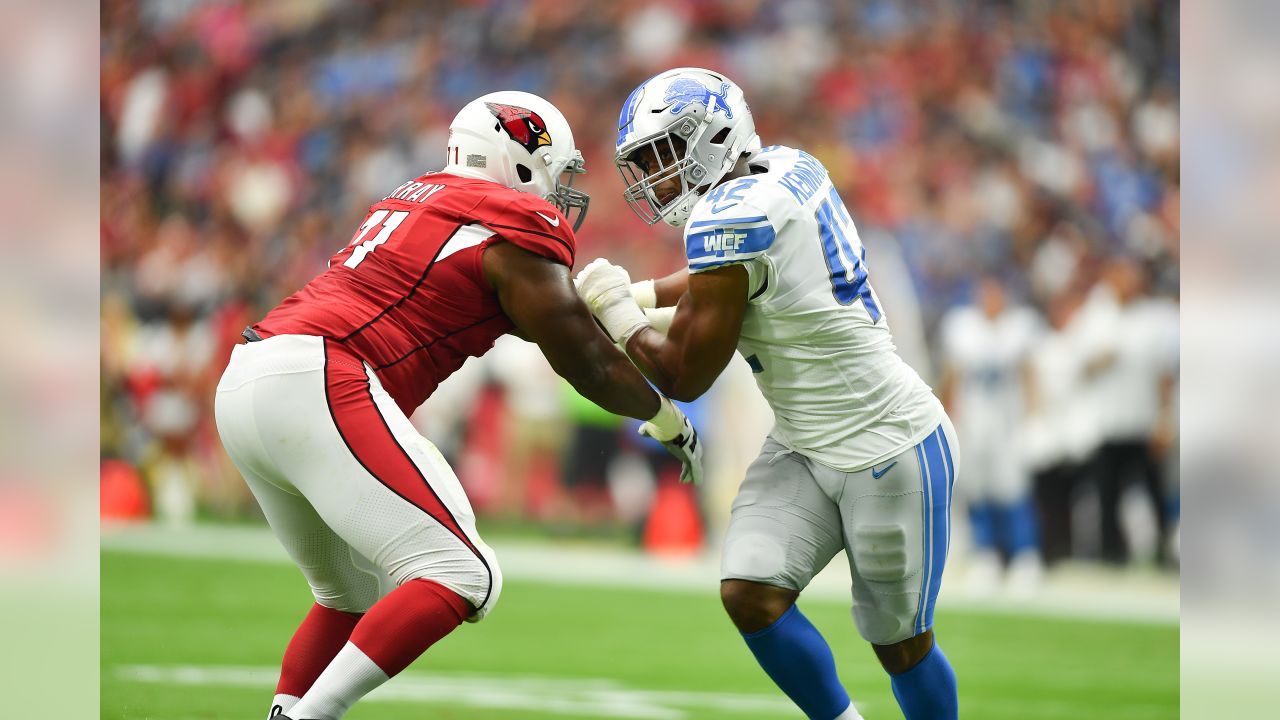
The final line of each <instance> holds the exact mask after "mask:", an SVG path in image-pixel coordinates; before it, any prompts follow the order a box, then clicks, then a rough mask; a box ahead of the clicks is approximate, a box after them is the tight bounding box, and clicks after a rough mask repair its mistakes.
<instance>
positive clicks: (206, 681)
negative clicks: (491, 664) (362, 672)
mask: <svg viewBox="0 0 1280 720" xmlns="http://www.w3.org/2000/svg"><path fill="white" fill-rule="evenodd" d="M279 673H280V671H279V669H277V668H274V667H262V666H239V665H218V666H201V665H122V666H117V667H116V668H115V672H114V675H115V677H117V678H118V679H120V680H123V681H126V682H137V683H147V684H156V685H168V686H206V687H237V688H246V689H253V690H262V691H263V694H264V698H265V697H267V696H266V693H267V692H270V689H271V688H272V687H274V686H275V682H276V678H277V677H278V675H279ZM264 701H265V700H264ZM361 702H413V703H421V704H426V705H429V704H443V703H448V704H451V705H454V706H458V705H461V706H465V707H471V708H486V709H502V710H511V711H526V712H528V711H538V712H545V713H549V714H553V715H557V716H588V717H597V718H601V717H607V718H621V719H623V720H688V719H689V718H693V717H701V716H702V713H701V712H698V711H699V710H702V711H705V710H716V711H724V712H726V713H728V714H733V715H746V716H765V717H772V718H778V717H788V718H799V717H801V713H800V712H799V711H798V710H797V709H796V707H795V706H794V705H792V704H791V701H790V700H787V699H786V697H784V696H782V695H781V694H770V695H761V694H749V693H725V692H688V691H662V690H638V689H634V688H628V687H626V686H625V685H623V684H622V683H619V682H617V681H615V680H606V679H601V678H565V677H540V676H533V675H512V676H488V675H468V674H457V675H453V674H434V673H432V674H428V673H420V672H405V673H401V674H400V675H397V676H396V677H395V678H394V679H393V680H392V681H391V682H388V683H387V684H385V685H382V686H381V687H379V688H377V689H375V690H374V691H373V692H371V693H370V694H369V695H368V696H366V697H365V698H364V700H362V701H361ZM877 705H878V704H877V703H875V702H865V701H862V700H859V701H858V703H857V707H858V710H859V712H866V711H868V709H869V708H870V709H877ZM965 708H966V713H973V714H974V716H976V717H980V716H984V715H987V714H990V713H994V712H997V711H998V714H999V715H1000V716H1002V717H1021V718H1045V719H1046V720H1060V719H1061V718H1064V717H1071V716H1072V715H1071V713H1072V712H1074V710H1073V707H1072V705H1071V703H1068V702H1064V701H1062V700H1061V699H1055V698H1052V697H1044V698H1039V699H1034V700H1033V699H1027V698H1020V699H1013V698H998V697H983V698H981V699H975V700H972V701H969V702H966V705H965ZM896 711H897V709H896V708H893V710H892V711H890V710H883V711H882V712H881V713H880V714H882V715H886V716H888V715H894V714H895V713H896ZM1112 711H1113V714H1112V715H1110V717H1112V718H1113V719H1114V720H1162V719H1163V718H1166V717H1168V709H1167V708H1165V707H1163V706H1160V705H1156V704H1153V703H1143V702H1133V703H1128V702H1123V703H1121V704H1120V705H1119V706H1117V707H1115V708H1113V709H1112Z"/></svg>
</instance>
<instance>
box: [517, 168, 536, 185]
mask: <svg viewBox="0 0 1280 720" xmlns="http://www.w3.org/2000/svg"><path fill="white" fill-rule="evenodd" d="M516 175H518V176H520V182H522V183H527V182H529V181H531V180H533V171H532V170H530V169H529V168H528V167H525V166H524V165H520V164H517V165H516Z"/></svg>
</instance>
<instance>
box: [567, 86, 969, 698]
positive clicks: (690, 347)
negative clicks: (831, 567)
mask: <svg viewBox="0 0 1280 720" xmlns="http://www.w3.org/2000/svg"><path fill="white" fill-rule="evenodd" d="M618 125H619V127H618V137H617V146H616V147H617V157H616V162H617V165H618V167H619V169H620V171H621V172H622V175H623V179H624V181H625V182H626V183H627V188H626V191H625V196H626V198H627V200H628V202H629V203H630V204H631V207H632V209H633V210H635V211H636V213H637V214H639V215H640V217H641V218H643V219H644V220H645V221H646V222H648V223H650V224H652V223H655V222H657V221H658V220H659V219H661V220H663V221H665V222H667V223H668V224H670V225H673V226H676V227H681V226H683V227H684V228H685V230H684V241H685V249H686V252H687V257H688V261H689V264H688V269H687V270H681V271H680V272H677V273H675V274H673V275H670V276H668V277H665V278H661V279H658V280H645V281H642V282H638V283H635V284H634V285H633V284H632V283H631V280H630V278H629V277H628V275H627V273H626V271H625V270H624V269H622V268H620V267H617V266H614V265H611V264H609V263H608V262H607V261H605V260H596V261H595V262H593V263H591V264H590V265H588V266H587V267H585V268H584V269H583V270H582V272H581V273H579V275H578V277H577V278H576V280H575V282H576V283H577V285H578V292H579V294H580V295H582V297H583V298H584V299H585V300H586V301H587V304H588V306H589V307H590V308H591V310H592V312H593V314H595V316H596V318H597V319H598V320H599V321H600V323H601V324H602V325H603V326H604V327H605V329H606V330H607V331H608V332H609V333H610V335H611V336H612V337H613V339H614V340H615V341H616V342H618V343H619V344H620V345H621V346H623V347H624V348H625V349H626V351H627V354H628V355H629V356H630V357H631V359H632V361H633V362H635V364H636V365H637V366H638V367H639V368H640V369H641V370H642V371H643V372H644V374H645V375H646V376H648V377H649V379H650V380H651V381H653V383H654V384H655V385H657V386H658V388H659V389H660V390H661V391H662V392H664V393H665V394H667V395H669V396H670V397H673V398H677V399H681V400H691V399H693V398H696V397H698V396H700V395H702V394H703V393H704V392H706V390H707V389H708V388H709V387H710V386H711V384H712V382H713V381H714V380H715V379H716V377H717V376H718V375H719V374H720V372H721V371H722V370H723V369H724V368H725V366H726V365H727V364H728V362H729V360H730V358H731V357H732V356H733V352H734V350H735V349H736V350H738V351H739V352H740V353H742V355H743V357H744V358H745V359H746V361H747V363H748V364H749V365H750V366H751V369H752V370H753V371H754V373H755V378H756V383H757V385H758V386H759V388H760V390H761V392H762V393H763V394H764V396H765V398H766V399H767V400H768V402H769V404H770V406H771V407H772V409H773V412H774V416H775V418H776V425H775V427H774V428H773V430H772V431H771V432H770V434H769V437H768V439H767V440H766V441H765V444H764V447H763V448H762V450H761V452H760V455H759V457H758V458H757V459H756V461H755V462H754V463H752V465H751V467H750V468H749V469H748V470H747V475H746V478H745V479H744V481H743V483H742V486H741V488H740V489H739V492H738V496H737V498H736V500H735V501H734V503H733V510H732V516H731V519H730V524H729V527H728V530H727V535H726V538H725V543H724V551H723V557H722V562H721V586H720V595H721V599H722V600H723V602H724V606H725V609H726V610H727V611H728V613H729V617H730V618H731V619H732V620H733V622H734V624H735V625H736V626H737V628H738V630H739V631H740V632H741V633H742V636H743V638H744V640H745V641H746V643H747V646H748V647H749V648H750V650H751V652H752V653H753V654H754V655H755V657H756V659H757V661H758V662H759V663H760V665H761V667H762V668H763V669H764V670H765V672H766V673H768V675H769V677H771V678H772V679H773V681H774V682H775V683H777V685H778V687H779V688H781V689H782V690H783V691H784V692H785V693H786V694H787V695H788V696H789V697H790V698H791V699H792V700H793V701H794V702H795V703H796V705H798V706H799V707H800V708H801V709H802V710H803V711H804V712H805V714H806V715H807V716H808V717H810V718H815V719H817V720H832V719H833V718H836V719H838V720H847V719H848V718H859V717H861V716H860V715H859V714H858V711H857V710H856V709H855V707H854V705H853V703H852V702H850V699H849V695H848V693H847V692H846V691H845V689H844V687H842V686H841V684H840V680H839V679H838V677H837V675H836V668H835V662H834V659H833V656H832V653H831V650H830V648H829V647H828V645H827V642H826V640H825V639H823V637H822V635H821V634H819V632H818V631H817V629H816V628H814V626H813V625H812V624H810V623H809V621H808V620H807V619H806V618H805V617H804V615H803V614H801V612H800V610H799V609H798V608H797V607H796V604H795V603H796V599H797V597H798V596H799V595H800V592H801V591H802V590H804V588H805V586H806V585H807V584H808V583H809V581H810V580H811V579H812V578H813V576H814V575H815V574H817V572H818V571H819V570H821V569H822V568H823V567H825V566H826V565H827V563H828V562H830V561H831V559H832V558H833V557H834V556H835V555H836V554H837V553H839V552H840V551H841V550H845V551H846V553H847V555H848V562H849V566H850V569H851V571H852V574H853V588H852V591H853V618H854V622H855V624H856V625H857V629H858V632H859V633H860V634H861V635H862V637H863V638H864V639H866V640H867V641H868V642H870V643H871V644H872V647H873V648H874V650H875V653H876V655H877V657H878V658H879V659H880V662H881V664H882V665H883V666H884V668H885V670H887V671H888V673H889V675H890V677H891V683H892V686H893V692H894V696H895V697H896V698H897V699H898V703H899V705H901V707H902V711H903V713H904V715H905V716H906V717H907V718H908V720H923V719H925V718H928V719H929V720H944V719H952V718H956V717H958V715H959V709H958V701H957V697H956V679H955V672H954V671H953V670H952V668H951V665H950V664H949V663H948V661H947V659H946V657H945V656H944V655H943V653H942V650H941V649H940V648H939V647H938V646H937V644H936V643H935V642H934V637H933V631H932V625H933V610H934V604H935V601H936V599H937V596H938V586H939V582H940V580H941V577H942V568H943V565H944V563H945V561H946V556H947V546H948V541H949V533H950V520H949V514H950V507H951V493H952V487H953V483H954V480H955V476H956V473H957V467H956V466H957V462H958V457H957V454H956V453H957V447H956V439H955V433H954V430H953V429H952V427H951V422H950V421H949V420H948V419H947V416H946V413H945V411H944V410H943V408H942V405H941V403H940V402H939V401H938V400H937V399H936V398H935V397H934V395H933V393H932V391H931V390H930V389H929V387H928V386H927V385H926V384H925V383H924V381H922V380H921V379H920V377H919V375H917V374H916V372H915V371H914V370H912V369H911V368H910V367H909V366H908V365H907V364H906V363H904V362H903V361H902V360H901V359H900V358H899V357H898V355H897V354H896V353H895V352H894V346H893V340H892V338H891V336H890V334H889V326H888V324H887V321H886V318H885V315H884V312H883V310H882V308H881V307H880V304H879V301H878V299H877V298H876V295H875V293H874V292H873V291H872V289H871V285H870V283H869V280H868V275H867V267H866V260H865V257H864V255H865V252H864V250H863V248H862V243H861V242H860V240H859V238H858V232H857V229H856V228H855V227H854V225H853V222H852V220H851V219H850V217H849V213H848V211H847V210H846V209H845V206H844V203H843V202H841V200H840V196H839V195H838V194H837V192H836V190H835V188H834V187H833V186H832V184H831V180H830V178H829V177H828V175H827V171H826V169H825V168H824V167H823V166H822V164H821V163H820V162H818V160H816V159H815V158H813V157H812V156H810V155H808V154H807V153H805V152H804V151H802V150H797V149H795V148H789V147H781V146H771V147H764V148H762V147H761V144H760V140H759V138H758V136H757V135H756V132H755V124H754V122H753V120H752V117H751V111H750V110H749V109H748V108H747V105H746V102H745V100H744V99H743V95H742V90H741V89H740V88H739V87H738V86H737V85H735V84H734V83H733V82H731V81H730V80H729V79H727V78H725V77H724V76H723V75H721V74H719V73H716V72H712V71H708V70H702V69H696V68H680V69H676V70H670V71H667V72H664V73H662V74H660V75H657V76H655V77H653V78H651V79H649V80H648V81H646V82H645V83H643V84H642V85H640V86H639V87H637V88H636V89H635V90H634V91H633V92H632V93H631V95H630V96H629V97H628V98H627V100H626V103H625V105H624V106H623V108H622V113H621V116H620V118H619V121H618ZM672 306H674V310H671V309H670V308H671V307H672ZM655 307H656V308H658V309H657V310H654V309H652V308H655ZM668 322H669V329H667V331H666V332H665V334H664V332H662V329H663V328H664V327H666V326H667V323H668Z"/></svg>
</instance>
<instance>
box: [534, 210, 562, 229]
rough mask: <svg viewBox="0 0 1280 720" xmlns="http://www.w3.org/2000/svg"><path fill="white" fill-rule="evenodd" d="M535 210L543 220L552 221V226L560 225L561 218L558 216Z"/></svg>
mask: <svg viewBox="0 0 1280 720" xmlns="http://www.w3.org/2000/svg"><path fill="white" fill-rule="evenodd" d="M533 212H534V213H536V214H537V216H538V217H540V218H542V219H543V220H546V221H547V222H549V223H551V227H560V218H558V217H547V216H546V215H543V214H542V213H540V212H538V211H537V210H534V211H533Z"/></svg>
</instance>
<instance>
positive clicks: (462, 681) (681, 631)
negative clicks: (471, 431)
mask: <svg viewBox="0 0 1280 720" xmlns="http://www.w3.org/2000/svg"><path fill="white" fill-rule="evenodd" d="M708 588H709V589H708V592H707V593H706V595H705V596H703V595H696V594H690V593H688V592H660V591H649V592H636V591H634V590H630V589H625V590H624V589H603V588H598V587H571V586H565V585H552V584H540V583H530V582H512V581H509V582H508V584H507V585H506V588H505V590H504V593H503V597H502V602H501V603H499V605H498V609H497V610H496V611H495V613H494V614H493V616H492V617H490V618H489V619H487V620H485V621H484V622H483V623H480V624H478V625H464V626H463V627H462V628H461V629H459V630H458V631H457V632H455V633H454V634H453V635H451V636H449V637H447V638H445V640H444V641H442V642H441V643H440V644H438V645H437V646H436V647H434V648H432V650H431V651H430V652H429V653H428V654H427V655H426V656H424V657H423V658H422V659H420V660H419V661H418V662H417V663H415V664H414V665H413V666H412V667H411V668H410V669H409V670H407V671H406V672H405V673H404V674H403V675H401V676H399V677H397V678H395V679H393V680H392V681H391V682H390V683H388V684H387V685H386V686H384V687H383V688H381V689H380V690H379V691H377V692H375V693H374V694H373V695H371V696H370V697H369V698H367V699H366V701H365V702H362V703H361V704H360V705H358V706H357V707H356V708H355V709H353V710H352V711H351V712H350V713H349V714H348V715H347V717H348V718H351V720H379V719H381V720H421V719H424V718H446V719H460V718H467V719H468V720H497V719H499V718H502V719H504V720H505V719H509V718H520V719H521V720H553V719H560V718H569V719H577V720H604V719H605V718H611V719H613V718H641V719H644V718H652V719H654V720H664V719H670V720H679V719H680V718H690V719H697V720H703V719H706V720H722V719H723V720H728V719H729V718H800V717H802V715H801V714H800V713H799V712H798V711H796V710H794V709H793V708H791V707H790V706H789V705H788V704H787V703H786V702H785V698H783V697H782V696H781V694H780V693H778V692H777V690H776V689H775V688H774V687H773V685H772V684H771V683H770V682H769V681H768V679H767V678H766V677H765V676H764V674H763V673H762V672H761V671H760V670H759V668H758V667H757V666H756V665H755V663H754V661H753V660H752V658H751V656H750V654H749V653H748V651H747V649H746V647H745V646H744V645H743V644H742V641H741V640H740V639H739V638H738V636H737V634H736V633H735V632H734V631H733V629H732V626H731V625H730V624H729V622H728V620H727V619H726V618H725V617H724V614H723V612H722V611H721V609H720V607H719V601H718V598H717V597H716V595H715V593H714V583H713V582H709V583H708ZM309 605H310V596H309V594H308V593H307V590H306V586H305V584H304V583H303V581H302V579H301V576H300V575H299V574H298V573H297V571H296V570H295V569H293V568H291V567H288V566H285V565H280V564H269V563H252V562H233V561H210V560H201V559H192V558H165V557H152V556H141V555H130V554H122V553H115V552H104V553H103V556H102V695H101V697H102V718H104V720H107V719H109V720H147V719H152V720H210V719H214V718H217V719H219V720H231V719H240V718H244V719H246V720H248V719H253V720H257V719H259V718H262V717H263V716H264V715H265V712H266V709H267V705H268V704H269V701H270V698H271V691H272V689H273V687H274V681H275V672H276V670H277V667H278V666H277V664H278V662H279V659H280V654H281V652H282V650H283V648H284V645H285V643H286V642H287V641H288V639H289V636H290V634H291V632H292V630H293V628H294V626H295V625H296V623H297V622H298V621H299V620H300V619H301V617H302V615H303V614H304V613H305V612H306V610H307V608H308V607H309ZM801 607H803V608H804V610H805V613H806V614H807V615H808V616H809V617H810V618H811V619H812V620H813V622H814V623H815V624H816V625H817V626H818V627H819V628H820V629H821V630H822V631H823V633H824V634H825V635H826V637H827V639H828V640H829V641H830V642H831V645H832V648H833V650H834V651H835V654H836V660H837V662H838V664H839V668H840V675H841V677H842V679H843V680H844V682H845V685H846V686H847V687H848V688H849V691H850V693H851V694H852V695H853V697H854V700H855V702H856V703H857V704H858V706H859V708H860V709H861V710H862V712H863V714H864V715H866V716H867V718H868V719H869V720H886V719H888V718H900V717H901V715H900V713H899V711H898V709H897V705H896V703H894V701H893V697H892V695H891V693H890V690H889V682H888V679H887V677H886V676H885V675H884V674H883V673H882V672H881V671H880V669H879V666H878V665H876V663H875V660H874V658H873V656H872V654H871V652H870V650H869V649H868V648H867V647H866V646H865V645H864V644H863V643H862V642H861V641H860V640H859V639H858V638H857V635H856V633H855V631H854V629H853V624H852V621H851V620H850V618H849V614H848V608H847V607H846V606H844V605H843V604H840V603H832V602H812V601H811V602H805V601H803V600H802V601H801ZM936 629H937V631H938V635H939V638H940V642H941V643H942V645H943V647H944V648H945V649H946V651H947V655H948V656H949V657H950V659H951V661H952V663H953V664H954V665H955V667H956V670H957V673H958V675H959V680H960V694H961V707H962V708H963V710H962V713H961V715H962V717H964V718H967V719H970V720H1040V719H1044V720H1049V719H1054V718H1061V719H1062V720H1079V719H1080V718H1089V719H1090V720H1104V719H1106V720H1157V719H1165V718H1176V717H1178V630H1177V628H1176V627H1173V626H1163V625H1132V624H1123V623H1117V622H1096V623H1095V622H1085V621H1078V620H1056V619H1043V618H1033V617H1019V616H1010V615H995V614H990V615H988V614H975V613H957V612H947V611H945V609H944V610H943V611H941V612H939V615H938V618H937V625H936Z"/></svg>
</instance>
